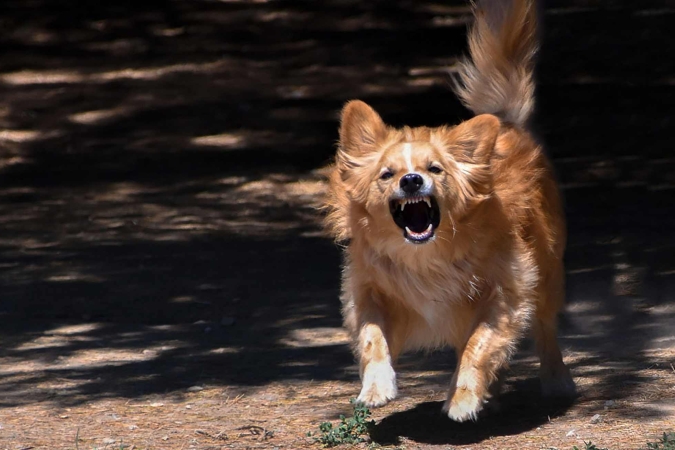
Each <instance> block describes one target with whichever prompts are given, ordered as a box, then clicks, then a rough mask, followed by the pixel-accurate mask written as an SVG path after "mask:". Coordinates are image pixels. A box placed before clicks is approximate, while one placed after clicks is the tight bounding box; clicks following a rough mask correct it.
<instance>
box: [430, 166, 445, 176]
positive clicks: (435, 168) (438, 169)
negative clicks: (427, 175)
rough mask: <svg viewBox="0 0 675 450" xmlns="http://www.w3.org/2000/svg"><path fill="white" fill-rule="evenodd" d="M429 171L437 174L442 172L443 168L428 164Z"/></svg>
mask: <svg viewBox="0 0 675 450" xmlns="http://www.w3.org/2000/svg"><path fill="white" fill-rule="evenodd" d="M429 172H431V173H436V174H438V173H441V172H443V169H441V168H440V167H438V166H429Z"/></svg>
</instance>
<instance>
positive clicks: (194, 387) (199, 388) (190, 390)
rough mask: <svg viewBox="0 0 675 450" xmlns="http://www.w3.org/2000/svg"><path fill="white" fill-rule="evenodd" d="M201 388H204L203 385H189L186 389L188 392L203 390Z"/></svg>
mask: <svg viewBox="0 0 675 450" xmlns="http://www.w3.org/2000/svg"><path fill="white" fill-rule="evenodd" d="M203 390H204V386H191V387H189V388H188V390H187V391H188V392H199V391H203Z"/></svg>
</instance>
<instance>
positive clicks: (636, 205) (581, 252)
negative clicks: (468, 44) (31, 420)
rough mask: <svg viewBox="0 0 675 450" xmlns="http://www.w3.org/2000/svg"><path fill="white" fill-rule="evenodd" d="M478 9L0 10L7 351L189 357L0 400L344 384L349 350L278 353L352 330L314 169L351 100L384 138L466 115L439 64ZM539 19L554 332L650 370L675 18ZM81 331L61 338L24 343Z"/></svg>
mask: <svg viewBox="0 0 675 450" xmlns="http://www.w3.org/2000/svg"><path fill="white" fill-rule="evenodd" d="M468 17H469V16H468V10H467V8H466V3H465V2H461V1H454V0H453V1H450V0H448V1H443V2H441V1H426V0H421V1H418V0H415V1H413V0H408V1H402V0H398V1H373V2H361V1H337V0H330V1H321V2H318V1H270V2H265V1H260V2H244V1H242V2H236V1H215V0H214V1H208V0H175V1H136V2H126V1H121V2H119V1H118V2H76V1H72V0H64V1H46V0H14V1H4V2H2V14H1V16H0V29H2V34H1V37H0V55H2V56H1V57H0V220H1V222H2V233H1V234H0V270H1V271H0V321H1V322H0V339H2V344H0V356H2V357H3V358H5V360H6V361H12V364H30V363H31V362H32V361H56V360H58V359H59V358H64V357H68V356H69V355H72V354H75V353H76V352H78V351H82V350H87V349H97V348H101V347H105V348H109V349H111V350H133V351H137V352H142V351H143V350H144V349H146V348H148V347H150V346H152V345H153V343H156V342H172V343H174V344H175V345H173V346H171V347H170V349H168V350H166V351H163V352H160V353H159V354H158V355H157V356H156V357H154V358H150V359H148V358H146V359H144V360H143V361H139V362H128V363H125V364H117V365H113V366H100V365H99V366H95V367H66V368H59V369H53V370H48V371H36V372H34V373H33V374H31V375H30V376H27V377H18V375H17V374H16V373H13V372H12V369H11V367H9V366H7V365H6V366H5V370H4V371H3V372H2V374H0V406H3V405H4V406H12V405H17V404H21V403H25V402H33V401H40V400H43V399H45V398H50V396H52V395H53V393H49V392H46V391H42V390H40V389H37V388H36V386H37V385H38V384H40V383H43V382H45V381H48V380H50V379H55V378H59V377H65V378H68V379H69V380H76V381H78V382H79V387H78V388H77V389H76V390H73V391H72V392H66V395H63V396H61V397H60V400H59V401H62V402H65V403H79V402H81V401H85V400H86V399H92V398H95V397H106V396H130V397H134V396H139V395H144V394H149V393H153V392H168V391H172V390H175V389H183V388H185V387H187V386H192V385H194V384H196V383H199V382H204V381H208V382H209V383H212V384H223V385H233V386H240V387H242V388H247V387H255V386H260V385H262V384H264V383H267V382H270V381H278V380H305V379H307V380H309V379H319V380H321V379H345V378H348V379H353V378H354V377H355V374H354V372H353V370H351V369H349V367H351V366H350V365H351V363H352V357H351V355H350V354H349V351H348V348H347V347H346V346H345V345H344V344H343V343H342V342H339V343H332V342H331V341H330V339H327V340H326V342H325V343H324V345H320V346H314V347H309V348H308V347H294V346H289V345H287V344H285V343H284V342H286V340H287V339H288V338H289V336H290V335H292V333H293V332H294V330H298V329H303V330H307V329H309V330H314V331H315V332H316V333H318V334H315V335H314V336H317V335H319V336H320V335H321V333H322V330H328V329H331V328H332V327H339V326H340V317H339V304H338V300H337V292H338V283H339V268H338V267H339V264H340V256H339V252H338V249H337V248H336V247H335V246H334V245H333V244H332V243H331V242H330V241H329V240H328V239H326V238H324V237H322V236H321V233H320V232H319V225H318V220H317V212H316V211H315V207H316V200H317V198H318V197H317V193H318V192H319V191H320V189H319V188H317V186H320V185H319V184H318V180H320V175H319V174H318V173H317V172H316V169H317V168H320V167H321V166H322V165H324V164H325V163H326V162H328V161H329V160H330V158H331V156H332V154H333V152H334V142H335V140H336V138H337V133H336V129H337V113H338V111H339V109H340V107H341V105H342V104H343V103H344V102H345V101H346V100H349V99H352V98H360V99H363V100H365V101H367V102H369V103H371V104H372V105H373V106H374V107H375V108H376V109H378V111H380V112H381V114H382V115H383V117H384V118H385V120H386V121H387V122H389V123H391V124H393V125H403V124H408V125H422V124H424V125H439V124H442V123H457V122H458V121H459V120H461V119H464V118H467V117H469V115H468V113H467V111H465V110H464V109H463V108H462V107H461V106H460V105H459V103H458V101H457V100H456V98H455V97H454V95H453V94H452V92H451V91H450V89H449V77H450V75H449V72H448V67H452V65H453V64H454V62H455V61H456V57H458V56H459V55H460V54H461V53H462V52H463V51H464V50H465V31H466V30H465V23H466V21H467V20H468ZM544 20H545V27H544V29H543V46H542V52H541V64H540V73H539V77H540V89H539V99H538V100H539V103H538V105H539V107H538V113H539V115H538V117H537V130H538V132H539V134H540V136H541V138H542V140H543V142H545V144H546V147H547V149H548V152H549V154H550V156H551V158H552V159H553V161H554V164H555V166H556V169H557V171H558V175H559V178H560V181H561V186H562V188H563V191H564V195H565V198H566V205H567V213H568V219H569V231H570V239H569V250H568V256H567V267H568V273H569V302H570V314H569V315H568V316H567V318H566V320H565V321H564V324H563V325H564V326H563V335H564V340H563V342H564V344H565V345H566V346H567V347H569V348H571V349H574V350H580V349H588V350H589V354H588V357H587V359H586V360H585V363H586V364H590V363H593V362H596V363H598V362H602V361H615V362H616V361H619V362H620V361H622V360H624V359H625V358H630V361H633V362H636V361H637V363H636V364H633V365H632V367H639V361H640V358H642V355H643V354H644V352H645V351H646V350H649V349H654V348H658V347H663V348H668V347H669V346H672V345H673V342H674V340H673V336H674V335H675V331H674V329H673V328H674V327H673V326H672V324H673V323H675V321H674V319H675V305H674V301H673V294H672V292H673V287H674V283H673V279H674V277H675V255H674V252H675V246H674V244H675V241H673V233H674V229H675V226H674V225H675V206H674V205H673V192H674V189H675V156H674V155H673V154H672V149H673V139H672V135H673V130H674V129H675V124H674V123H673V110H674V107H675V65H674V64H673V61H674V60H675V52H674V48H673V47H674V46H675V33H673V28H674V26H673V25H674V24H675V3H674V2H666V1H662V2H656V1H640V2H637V1H628V0H626V1H624V2H620V1H590V0H577V1H562V0H561V1H550V2H548V3H547V5H546V10H545V14H544ZM89 323H95V324H96V326H93V327H91V328H86V329H85V331H82V332H81V333H79V334H78V336H77V339H71V340H70V341H68V344H67V345H58V346H49V345H46V346H42V347H39V348H36V347H31V346H26V345H25V344H26V343H27V342H29V341H33V340H35V339H42V338H44V339H48V338H50V336H54V331H53V330H54V329H56V328H57V327H59V326H61V325H63V324H71V325H73V324H75V325H77V324H89ZM329 336H330V335H329ZM415 361H416V360H415ZM444 361H445V359H438V358H437V359H434V358H431V359H424V360H423V362H421V363H420V364H426V366H425V367H436V368H439V369H442V368H446V367H447V368H450V367H451V365H452V363H451V361H447V362H444ZM289 362H292V363H293V364H289ZM296 363H297V364H296ZM617 367H619V366H617ZM626 380H632V381H634V382H639V381H640V380H639V377H638V376H637V375H635V374H634V373H632V372H631V371H630V369H625V368H618V369H617V370H616V372H615V374H614V375H612V376H609V377H608V378H607V380H606V386H607V388H608V389H611V388H612V386H617V385H622V386H624V387H625V385H623V384H622V383H624V382H625V381H626ZM626 389H630V388H626ZM404 422H405V420H404Z"/></svg>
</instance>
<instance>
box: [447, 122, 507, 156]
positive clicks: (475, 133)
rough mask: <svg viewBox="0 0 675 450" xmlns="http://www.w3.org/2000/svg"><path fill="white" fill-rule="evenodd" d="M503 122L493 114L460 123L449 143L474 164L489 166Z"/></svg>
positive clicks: (453, 130) (453, 131) (452, 133)
mask: <svg viewBox="0 0 675 450" xmlns="http://www.w3.org/2000/svg"><path fill="white" fill-rule="evenodd" d="M500 128H501V122H500V121H499V119H498V118H497V117H496V116H493V115H492V114H481V115H480V116H476V117H474V118H473V119H470V120H467V121H465V122H462V123H460V124H459V125H457V126H456V127H455V128H453V129H452V131H451V137H450V139H449V142H450V143H451V146H452V147H453V149H454V150H455V152H457V150H459V153H460V155H462V156H464V157H465V158H467V159H468V161H467V162H472V163H474V164H488V163H489V161H490V157H491V156H492V152H493V150H494V148H495V142H496V141H497V136H498V135H499V129H500Z"/></svg>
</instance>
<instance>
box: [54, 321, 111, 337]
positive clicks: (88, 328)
mask: <svg viewBox="0 0 675 450" xmlns="http://www.w3.org/2000/svg"><path fill="white" fill-rule="evenodd" d="M100 328H101V324H100V323H83V324H79V325H63V326H58V327H56V328H52V329H51V330H49V331H47V334H59V335H63V336H70V335H73V334H83V333H90V332H92V331H96V330H98V329H100Z"/></svg>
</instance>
